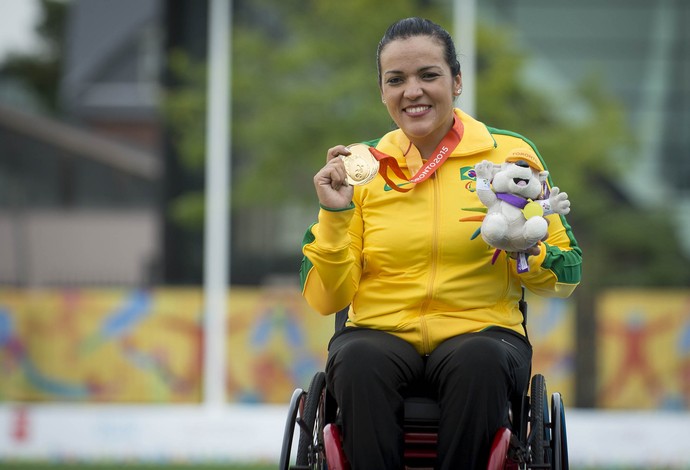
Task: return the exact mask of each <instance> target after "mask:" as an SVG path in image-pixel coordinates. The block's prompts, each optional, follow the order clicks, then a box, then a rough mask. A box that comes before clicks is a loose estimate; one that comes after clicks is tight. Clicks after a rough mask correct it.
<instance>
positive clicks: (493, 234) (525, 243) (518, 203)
mask: <svg viewBox="0 0 690 470" xmlns="http://www.w3.org/2000/svg"><path fill="white" fill-rule="evenodd" d="M474 170H475V173H476V176H477V195H478V196H479V200H480V201H481V202H482V204H484V205H485V206H486V215H485V216H483V220H482V224H481V227H480V231H479V233H480V234H481V236H482V238H483V239H484V241H485V242H486V243H488V244H489V245H490V246H492V247H494V248H496V253H495V254H494V258H493V260H492V263H493V262H495V260H496V258H497V256H498V253H500V251H501V250H503V251H506V252H509V253H518V270H519V271H521V272H524V271H527V270H528V268H527V267H528V264H527V256H526V255H525V253H524V251H525V250H527V249H529V248H531V247H533V246H534V245H536V244H537V243H538V242H539V241H542V240H545V239H546V236H547V234H548V222H547V221H546V219H545V218H544V216H545V215H549V214H567V213H569V212H570V201H569V200H568V195H567V194H566V193H564V192H560V190H559V189H558V188H557V187H553V188H551V190H550V191H549V190H548V188H547V186H546V178H547V177H548V175H549V172H548V171H545V170H544V168H543V167H542V165H541V162H540V160H539V158H538V157H537V156H536V154H535V153H534V152H533V151H532V150H531V149H526V148H519V149H514V150H512V151H511V152H510V153H509V154H508V156H507V157H506V159H505V162H504V163H502V164H501V165H495V164H494V163H492V162H490V161H488V160H484V161H482V162H481V163H478V164H477V165H475V167H474ZM471 219H474V220H477V219H476V218H471ZM474 237H476V233H475V235H474V236H473V238H474Z"/></svg>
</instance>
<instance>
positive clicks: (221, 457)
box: [0, 404, 690, 468]
mask: <svg viewBox="0 0 690 470" xmlns="http://www.w3.org/2000/svg"><path fill="white" fill-rule="evenodd" d="M566 414H567V435H568V447H569V452H570V463H571V465H572V466H575V467H583V466H595V465H596V466H625V467H631V466H634V467H638V468H652V467H662V466H663V467H666V468H671V467H672V468H690V448H689V447H688V443H690V441H689V440H688V437H689V436H690V413H688V412H649V411H633V412H613V411H595V410H583V409H568V410H566ZM286 415H287V407H286V406H277V405H276V406H267V405H255V406H253V405H227V406H222V407H214V406H203V405H201V406H179V405H174V406H173V405H160V406H150V405H147V406H134V405H131V406H121V405H112V406H111V405H25V404H15V405H11V404H6V405H3V406H1V407H0V431H1V434H0V461H2V460H18V459H30V460H97V461H134V460H145V461H209V462H213V461H221V462H226V461H235V462H259V461H262V462H277V461H278V457H279V455H280V449H281V444H282V440H283V429H284V426H285V418H286Z"/></svg>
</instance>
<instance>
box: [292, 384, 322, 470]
mask: <svg viewBox="0 0 690 470" xmlns="http://www.w3.org/2000/svg"><path fill="white" fill-rule="evenodd" d="M325 393H326V374H325V373H324V372H317V373H316V374H315V375H314V377H313V378H312V380H311V383H310V384H309V390H308V391H307V399H306V402H305V405H304V412H303V414H302V418H303V426H301V431H300V437H299V445H298V446H297V466H298V467H300V468H310V469H315V470H317V469H318V470H322V469H325V468H326V458H325V454H324V445H323V427H324V425H325V422H324V421H325V413H324V405H325Z"/></svg>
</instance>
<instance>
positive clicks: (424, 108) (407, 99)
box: [380, 36, 462, 158]
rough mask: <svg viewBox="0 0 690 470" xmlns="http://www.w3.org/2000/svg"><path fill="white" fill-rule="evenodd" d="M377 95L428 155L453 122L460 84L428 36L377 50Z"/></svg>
mask: <svg viewBox="0 0 690 470" xmlns="http://www.w3.org/2000/svg"><path fill="white" fill-rule="evenodd" d="M380 68H381V84H380V85H381V97H382V99H383V101H384V103H385V104H386V107H387V108H388V113H389V114H390V115H391V118H393V121H395V123H396V124H397V125H398V127H400V129H401V130H402V131H403V132H404V133H405V135H407V137H408V138H409V139H410V140H411V141H412V143H413V144H414V145H415V146H416V147H417V148H418V149H419V151H420V153H421V154H422V156H423V157H425V158H426V157H428V156H429V155H430V154H431V153H432V152H433V151H434V149H435V148H436V146H437V145H438V144H439V142H440V141H441V139H443V137H444V136H445V135H446V133H447V132H448V130H449V129H450V128H451V126H452V124H453V100H454V96H455V95H457V93H458V90H459V89H460V87H461V85H462V79H461V77H460V75H459V74H458V75H456V76H452V72H451V70H450V67H449V65H448V64H447V63H446V60H445V58H444V48H443V45H442V44H441V43H440V42H439V41H438V40H436V39H434V38H432V37H431V36H412V37H409V38H406V39H396V40H394V41H391V42H390V43H388V44H387V45H386V46H385V47H384V48H383V50H382V51H381V54H380Z"/></svg>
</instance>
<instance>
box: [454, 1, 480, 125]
mask: <svg viewBox="0 0 690 470" xmlns="http://www.w3.org/2000/svg"><path fill="white" fill-rule="evenodd" d="M476 19H477V8H476V0H453V38H454V40H455V44H456V49H457V52H458V55H459V58H460V66H461V70H462V94H461V95H460V96H459V97H458V107H460V109H462V110H463V111H465V112H466V113H467V114H469V115H471V116H476V114H475V112H476V95H477V87H476V80H475V77H476V75H477V65H476V64H477V52H476V49H477V46H476V27H475V23H476Z"/></svg>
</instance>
